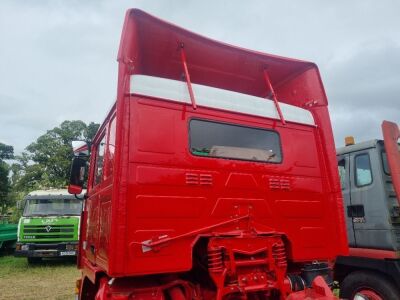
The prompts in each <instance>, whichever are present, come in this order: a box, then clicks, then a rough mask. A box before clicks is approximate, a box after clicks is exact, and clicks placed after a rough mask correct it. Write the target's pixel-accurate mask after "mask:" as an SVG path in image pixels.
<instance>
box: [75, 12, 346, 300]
mask: <svg viewBox="0 0 400 300" xmlns="http://www.w3.org/2000/svg"><path fill="white" fill-rule="evenodd" d="M118 62H119V74H118V92H117V101H116V104H115V106H114V107H113V108H112V109H111V111H110V113H109V114H108V116H107V118H106V120H105V121H104V123H103V124H102V126H101V127H100V129H99V131H98V133H97V135H96V137H95V139H94V142H93V145H92V148H91V156H90V168H89V179H88V192H87V199H86V201H85V209H84V213H83V221H82V223H83V226H82V227H81V229H82V231H81V249H80V256H79V267H80V269H81V270H82V280H81V281H80V287H79V289H80V298H81V299H157V300H167V299H171V300H177V299H205V300H207V299H217V300H222V299H224V300H228V299H250V300H251V299H254V300H255V299H286V298H288V299H304V298H306V297H310V298H311V299H333V298H334V297H333V295H332V293H331V290H330V288H329V286H328V284H330V283H331V277H330V266H331V262H332V260H333V259H334V258H335V257H336V256H338V255H340V254H341V255H346V254H347V249H348V248H347V240H346V230H345V224H344V219H343V207H342V205H343V204H342V198H341V193H340V183H339V178H338V175H337V172H336V158H335V148H334V142H333V136H332V129H331V124H330V118H329V113H328V108H327V98H326V95H325V92H324V88H323V85H322V81H321V78H320V75H319V72H318V69H317V66H316V65H315V64H313V63H310V62H304V61H299V60H294V59H288V58H283V57H279V56H274V55H267V54H264V53H259V52H254V51H250V50H245V49H241V48H237V47H234V46H230V45H227V44H223V43H220V42H217V41H214V40H211V39H208V38H205V37H202V36H199V35H197V34H194V33H192V32H189V31H187V30H184V29H182V28H179V27H176V26H175V25H172V24H169V23H166V22H164V21H161V20H159V19H157V18H155V17H152V16H150V15H148V14H146V13H144V12H142V11H140V10H136V9H133V10H129V11H128V12H127V14H126V19H125V24H124V28H123V32H122V38H121V44H120V50H119V54H118ZM84 164H85V162H84V160H82V158H81V157H77V158H76V159H75V160H74V162H73V167H72V173H71V186H70V190H71V191H72V192H77V191H79V190H80V186H81V185H82V182H83V175H82V174H83V173H82V171H83V168H84Z"/></svg>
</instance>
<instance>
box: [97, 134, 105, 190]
mask: <svg viewBox="0 0 400 300" xmlns="http://www.w3.org/2000/svg"><path fill="white" fill-rule="evenodd" d="M105 143H106V137H105V135H103V138H102V139H101V141H100V143H99V145H98V146H97V152H96V169H95V176H94V185H98V184H99V183H100V182H101V181H102V179H103V167H104V149H105Z"/></svg>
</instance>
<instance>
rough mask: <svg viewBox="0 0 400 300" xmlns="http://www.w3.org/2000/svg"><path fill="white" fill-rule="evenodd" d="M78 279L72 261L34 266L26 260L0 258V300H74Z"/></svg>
mask: <svg viewBox="0 0 400 300" xmlns="http://www.w3.org/2000/svg"><path fill="white" fill-rule="evenodd" d="M79 275H80V273H79V271H78V270H77V268H76V266H75V262H74V261H72V260H69V261H66V260H45V261H43V262H41V263H37V264H34V265H30V264H28V262H27V260H26V258H16V257H13V256H3V257H0V299H1V300H3V299H26V300H30V299H52V300H53V299H57V300H64V299H75V298H74V287H75V280H76V278H78V277H79Z"/></svg>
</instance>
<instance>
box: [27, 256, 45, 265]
mask: <svg viewBox="0 0 400 300" xmlns="http://www.w3.org/2000/svg"><path fill="white" fill-rule="evenodd" d="M41 261H42V258H41V257H28V263H29V264H37V263H40V262H41Z"/></svg>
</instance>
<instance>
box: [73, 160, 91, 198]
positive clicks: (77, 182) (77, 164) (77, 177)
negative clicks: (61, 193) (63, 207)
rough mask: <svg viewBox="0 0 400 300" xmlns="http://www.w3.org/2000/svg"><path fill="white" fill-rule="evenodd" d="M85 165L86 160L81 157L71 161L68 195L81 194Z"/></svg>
mask: <svg viewBox="0 0 400 300" xmlns="http://www.w3.org/2000/svg"><path fill="white" fill-rule="evenodd" d="M86 164H87V163H86V160H85V159H83V158H82V157H79V156H75V157H74V158H73V159H72V165H71V172H70V177H69V185H68V193H70V194H80V193H82V189H83V185H84V183H85V173H86Z"/></svg>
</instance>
